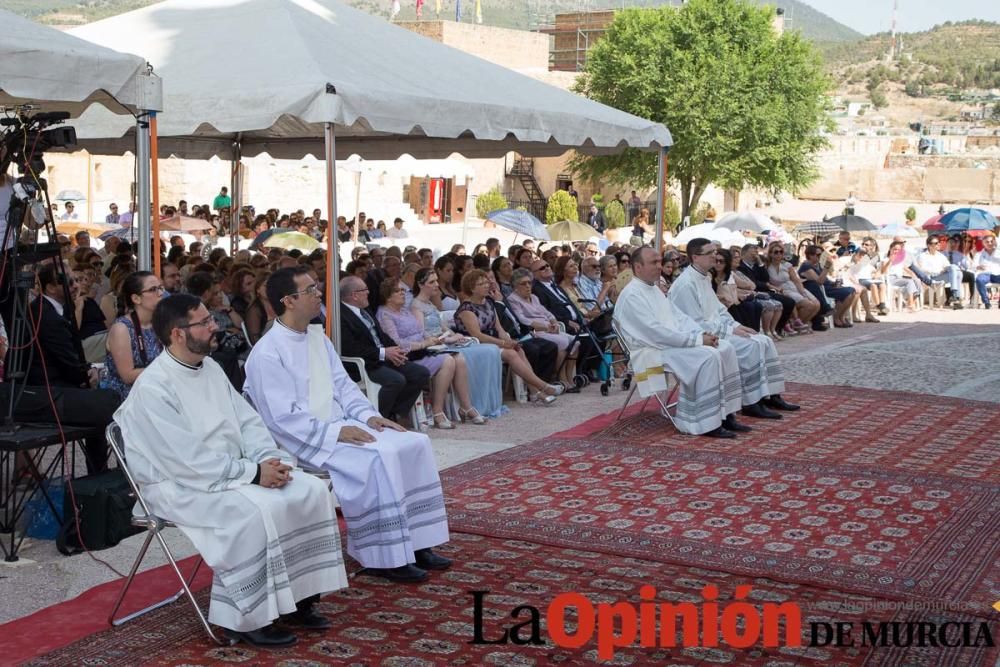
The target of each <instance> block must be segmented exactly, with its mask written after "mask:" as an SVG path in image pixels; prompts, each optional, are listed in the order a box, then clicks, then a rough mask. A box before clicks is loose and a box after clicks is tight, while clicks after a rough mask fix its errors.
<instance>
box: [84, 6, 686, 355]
mask: <svg viewBox="0 0 1000 667" xmlns="http://www.w3.org/2000/svg"><path fill="white" fill-rule="evenodd" d="M72 32H73V34H75V35H78V36H80V37H83V38H85V39H89V40H91V41H94V42H96V43H114V44H115V46H116V47H117V48H120V49H123V50H126V51H132V52H136V53H142V54H143V55H144V56H145V57H146V58H148V59H149V61H150V62H152V63H154V64H155V65H156V68H157V72H158V73H160V74H161V75H162V76H163V77H164V79H165V81H166V83H165V95H164V98H165V108H164V111H163V113H162V114H160V116H159V118H158V121H159V127H158V135H159V139H158V141H159V145H160V148H161V149H162V150H161V152H162V153H163V154H164V155H176V156H178V157H184V158H206V157H210V156H213V155H218V156H224V157H231V158H232V159H233V160H234V162H235V163H236V164H237V165H238V162H239V158H240V157H241V156H242V155H247V156H253V155H257V154H260V153H267V154H269V155H271V156H272V157H277V158H300V157H303V156H305V155H308V154H311V155H314V156H317V157H319V156H322V157H323V158H324V159H325V160H326V161H327V208H328V215H329V220H330V221H331V225H332V224H333V221H334V220H336V217H337V212H336V202H335V201H334V200H333V193H335V192H336V189H335V174H336V170H335V169H333V167H332V165H333V164H334V159H335V156H340V157H341V158H346V157H347V156H349V155H352V154H357V155H360V156H362V157H364V158H368V159H394V158H397V157H399V156H400V155H403V154H408V155H411V156H413V157H416V158H440V157H447V156H449V155H451V154H452V153H456V152H457V153H461V154H462V155H464V156H466V157H488V156H499V155H503V154H505V153H507V152H509V151H515V150H516V151H517V152H519V153H521V154H523V155H535V156H539V155H560V154H562V153H564V152H565V151H567V150H569V149H576V150H578V151H580V152H583V153H587V154H607V153H614V152H618V151H620V150H621V149H623V148H626V147H634V148H640V149H645V150H660V151H661V157H662V156H663V155H664V154H665V151H666V149H667V148H668V147H669V146H670V144H671V138H670V133H669V132H668V131H667V129H666V128H665V127H663V126H662V125H660V124H658V123H653V122H650V121H648V120H645V119H642V118H638V117H636V116H632V115H630V114H626V113H624V112H621V111H618V110H615V109H612V108H610V107H607V106H604V105H602V104H599V103H597V102H594V101H591V100H588V99H586V98H583V97H580V96H578V95H574V94H572V93H569V92H567V91H564V90H561V89H558V88H555V87H552V86H549V85H547V84H544V83H541V82H539V81H536V80H534V79H531V78H529V77H526V76H523V75H520V74H518V73H516V72H514V71H512V70H509V69H506V68H504V67H500V66H498V65H494V64H492V63H489V62H486V61H484V60H481V59H479V58H476V57H474V56H471V55H469V54H467V53H464V52H462V51H458V50H456V49H453V48H451V47H448V46H445V45H443V44H441V43H438V42H435V41H433V40H430V39H428V38H425V37H422V36H420V35H417V34H416V33H413V32H411V31H408V30H405V29H403V28H400V27H398V26H394V25H392V24H390V23H388V22H386V21H384V20H383V19H381V18H378V17H376V16H372V15H369V14H366V13H364V12H361V11H359V10H356V9H353V8H352V7H349V6H347V5H345V4H342V3H341V2H338V1H337V0H167V1H166V2H162V3H159V4H156V5H152V6H150V7H146V8H144V9H140V10H136V11H133V12H129V13H127V14H122V15H119V16H116V17H113V18H110V19H106V20H104V21H99V22H96V23H92V24H89V25H86V26H83V27H80V28H76V29H74V30H73V31H72ZM82 120H83V122H81V123H80V124H79V125H78V127H77V131H78V134H79V136H80V138H81V139H90V141H84V142H82V145H84V146H85V147H86V148H88V150H92V151H96V152H108V153H113V154H120V153H122V152H124V151H125V150H128V149H129V148H130V147H131V143H132V142H131V140H130V138H129V137H128V136H127V135H128V132H129V130H130V128H129V125H128V124H127V123H123V122H122V121H121V120H120V119H117V118H114V117H113V116H111V115H110V114H107V113H103V112H101V111H100V110H97V109H95V110H92V111H90V112H88V113H87V114H85V117H84V119H82ZM238 180H239V179H236V183H238ZM233 195H234V209H235V208H236V206H237V205H238V202H239V192H238V190H234V192H233ZM657 219H658V220H660V219H662V216H657ZM330 236H331V237H332V240H331V245H332V246H335V243H336V235H330ZM329 257H330V261H329V262H328V266H329V270H330V276H329V279H328V285H330V286H331V289H328V290H327V293H328V310H329V311H330V312H328V316H327V322H328V324H330V325H331V326H332V327H333V331H334V333H335V335H336V333H337V331H338V329H339V327H338V326H337V320H338V319H339V306H338V307H334V306H335V305H336V302H339V295H338V294H336V293H335V292H336V286H337V267H336V258H337V253H336V251H335V248H333V247H331V251H330V253H329Z"/></svg>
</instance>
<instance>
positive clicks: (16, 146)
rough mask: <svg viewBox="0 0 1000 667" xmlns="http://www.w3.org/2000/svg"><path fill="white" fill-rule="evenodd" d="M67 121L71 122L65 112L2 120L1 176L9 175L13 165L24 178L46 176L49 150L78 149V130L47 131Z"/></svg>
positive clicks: (69, 128) (0, 140) (0, 143)
mask: <svg viewBox="0 0 1000 667" xmlns="http://www.w3.org/2000/svg"><path fill="white" fill-rule="evenodd" d="M65 120H69V113H68V112H66V111H50V112H46V113H36V114H35V115H33V116H28V115H26V114H23V113H21V114H18V115H16V116H11V117H8V118H0V127H2V128H5V129H4V130H3V134H0V146H3V148H4V149H5V150H3V151H2V152H0V172H5V171H7V168H8V167H9V166H10V164H11V163H14V164H16V165H17V168H18V170H19V171H20V173H21V174H26V173H28V172H29V171H30V172H32V173H34V174H40V173H41V172H43V171H44V170H45V162H44V161H43V160H42V153H44V152H45V151H47V150H49V149H50V148H65V147H67V146H75V145H76V130H74V129H73V128H72V127H54V128H51V129H45V128H46V127H48V126H49V125H55V124H56V123H62V122H63V121H65ZM8 128H9V129H8Z"/></svg>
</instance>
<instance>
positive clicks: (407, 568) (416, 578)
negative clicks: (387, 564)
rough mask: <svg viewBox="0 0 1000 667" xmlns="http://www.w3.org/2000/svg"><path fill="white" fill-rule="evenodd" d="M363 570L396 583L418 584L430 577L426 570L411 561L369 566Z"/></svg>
mask: <svg viewBox="0 0 1000 667" xmlns="http://www.w3.org/2000/svg"><path fill="white" fill-rule="evenodd" d="M365 572H366V573H367V574H371V575H373V576H376V577H382V578H383V579H388V580H389V581H395V582H396V583H398V584H419V583H420V582H421V581H427V578H428V577H430V575H429V574H427V570H424V569H422V568H419V567H417V566H416V565H413V564H412V563H410V564H408V565H403V566H400V567H391V568H376V567H369V568H367V569H366V570H365Z"/></svg>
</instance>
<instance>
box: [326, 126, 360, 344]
mask: <svg viewBox="0 0 1000 667" xmlns="http://www.w3.org/2000/svg"><path fill="white" fill-rule="evenodd" d="M323 139H324V142H323V143H324V145H325V151H324V157H325V159H326V210H327V215H328V218H327V225H326V335H327V337H328V338H330V340H332V341H333V347H334V349H335V350H337V354H340V249H339V248H338V247H337V137H336V135H335V133H334V131H333V123H326V124H324V126H323ZM356 224H357V221H356V220H355V225H356Z"/></svg>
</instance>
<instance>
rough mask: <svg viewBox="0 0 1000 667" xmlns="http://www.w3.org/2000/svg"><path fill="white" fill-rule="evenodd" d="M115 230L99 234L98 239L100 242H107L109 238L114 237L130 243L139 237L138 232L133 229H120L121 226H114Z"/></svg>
mask: <svg viewBox="0 0 1000 667" xmlns="http://www.w3.org/2000/svg"><path fill="white" fill-rule="evenodd" d="M115 227H116V228H117V229H112V230H110V231H106V232H104V233H103V234H101V235H100V236H99V237H98V238H99V239H101V240H102V241H107V240H108V239H110V238H111V237H116V238H119V239H121V240H122V241H131V240H132V239H133V238H136V237H137V236H139V232H138V231H137V230H136V229H135V228H133V227H122V226H121V225H115Z"/></svg>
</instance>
